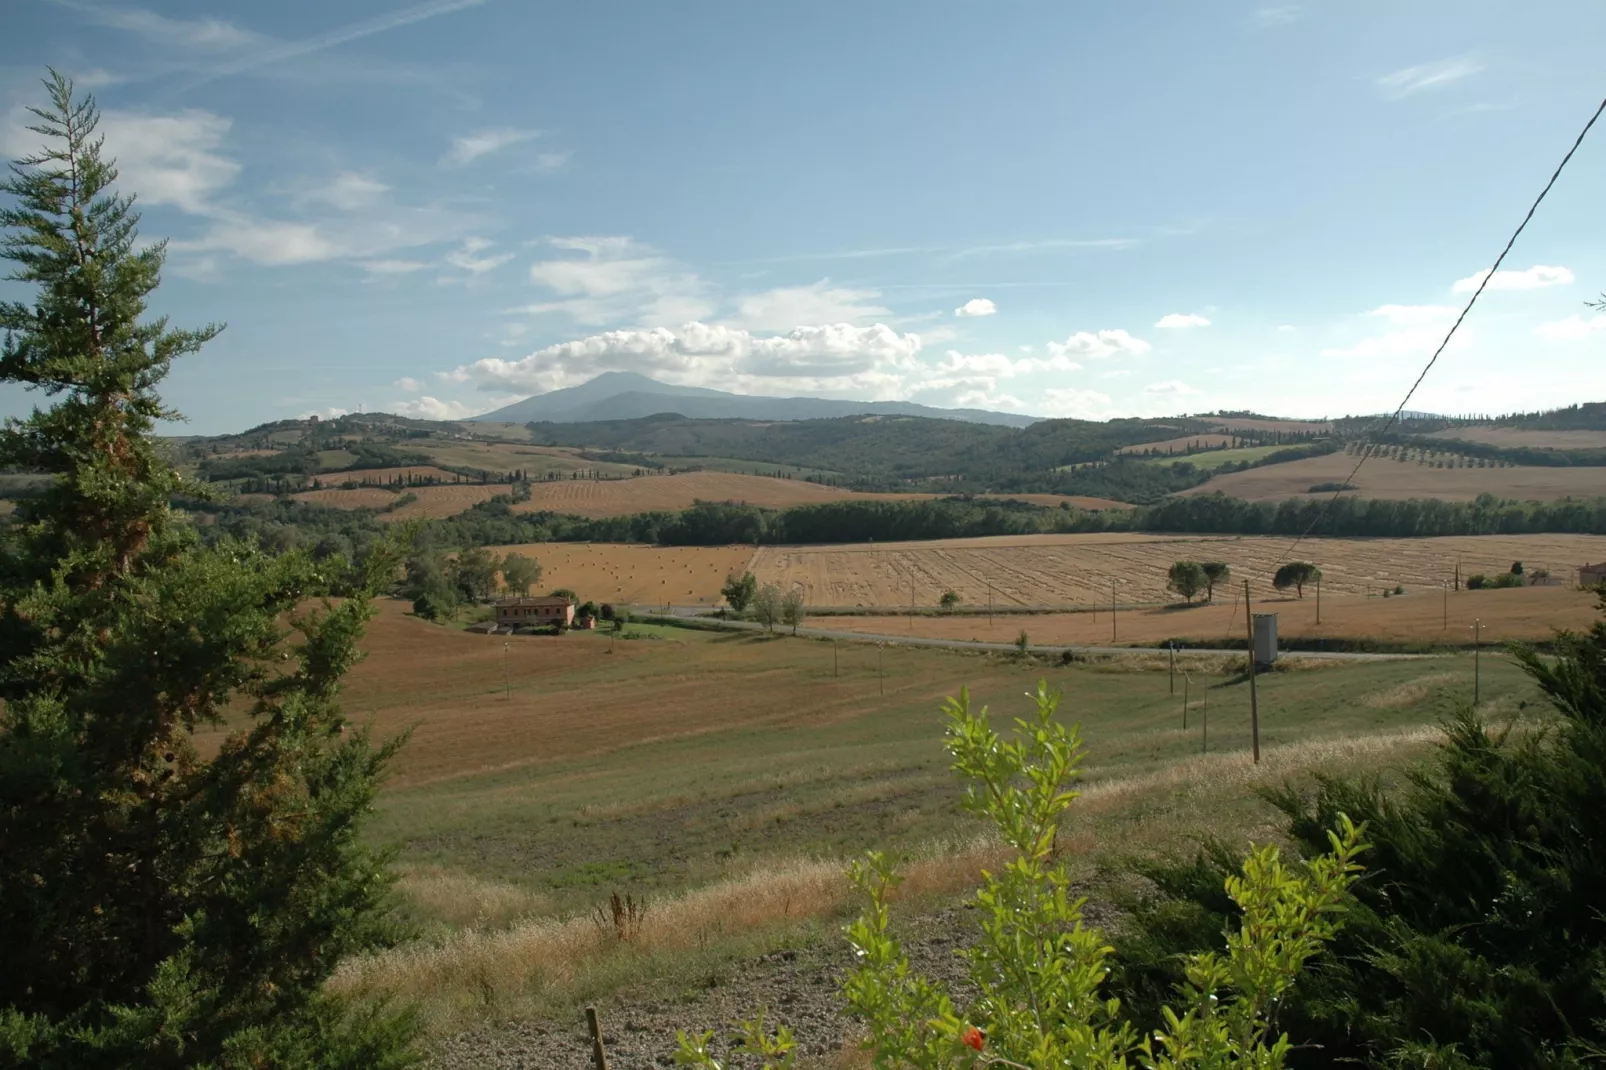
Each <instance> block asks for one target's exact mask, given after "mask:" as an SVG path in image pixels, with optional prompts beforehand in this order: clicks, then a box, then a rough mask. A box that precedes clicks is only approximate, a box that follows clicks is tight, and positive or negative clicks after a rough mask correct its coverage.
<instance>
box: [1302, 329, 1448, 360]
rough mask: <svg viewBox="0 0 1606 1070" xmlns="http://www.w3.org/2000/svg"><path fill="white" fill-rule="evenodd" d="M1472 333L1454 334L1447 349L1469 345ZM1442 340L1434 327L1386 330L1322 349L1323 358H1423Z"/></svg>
mask: <svg viewBox="0 0 1606 1070" xmlns="http://www.w3.org/2000/svg"><path fill="white" fill-rule="evenodd" d="M1472 338H1473V332H1472V331H1471V330H1469V329H1467V328H1462V329H1461V330H1459V331H1457V332H1456V334H1455V338H1454V339H1452V341H1451V343H1450V346H1451V348H1453V349H1461V348H1464V347H1465V346H1467V345H1469V344H1470V343H1471V341H1472ZM1443 341H1444V332H1443V331H1442V330H1439V329H1438V328H1435V327H1407V328H1404V329H1402V330H1398V331H1387V332H1385V333H1383V334H1380V335H1376V336H1374V337H1371V338H1362V339H1361V340H1360V341H1359V342H1356V343H1355V344H1354V345H1352V346H1336V347H1332V348H1329V349H1324V350H1322V356H1324V357H1341V358H1345V359H1349V360H1372V359H1378V360H1397V359H1401V358H1415V357H1426V356H1428V355H1429V354H1431V353H1432V352H1433V351H1434V350H1435V349H1437V348H1438V347H1439V345H1440V344H1441V343H1442V342H1443Z"/></svg>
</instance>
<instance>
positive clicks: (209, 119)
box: [8, 108, 240, 215]
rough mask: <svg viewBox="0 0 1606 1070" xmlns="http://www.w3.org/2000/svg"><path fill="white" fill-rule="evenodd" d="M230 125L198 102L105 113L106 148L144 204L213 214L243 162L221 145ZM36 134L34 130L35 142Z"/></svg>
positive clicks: (122, 177)
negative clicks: (164, 111) (159, 110)
mask: <svg viewBox="0 0 1606 1070" xmlns="http://www.w3.org/2000/svg"><path fill="white" fill-rule="evenodd" d="M231 125H232V124H231V123H230V121H229V120H228V119H225V118H223V117H222V116H220V115H215V114H213V113H212V112H209V111H203V110H201V109H199V108H189V109H186V110H184V111H181V112H176V113H174V114H171V115H153V114H148V113H144V112H130V111H108V112H105V113H104V114H103V115H102V116H101V132H102V133H103V134H104V135H105V137H106V154H107V155H108V156H110V157H112V158H114V159H115V160H116V161H117V171H118V176H119V177H118V185H119V186H120V187H121V188H123V189H125V190H135V191H138V193H139V200H140V204H142V205H163V204H166V205H172V206H174V207H176V208H178V209H179V210H181V211H184V212H188V213H190V214H191V215H213V214H215V213H216V212H217V207H216V205H215V204H214V203H213V198H214V196H215V195H216V194H217V193H219V192H220V191H221V190H223V189H224V188H226V187H227V186H229V185H230V184H231V183H232V182H233V181H234V180H235V178H236V177H237V176H238V175H239V173H240V165H239V164H238V163H237V162H235V161H234V160H231V159H229V158H228V157H227V156H224V155H223V153H222V151H221V150H222V148H223V141H224V138H225V137H227V135H228V132H229V128H230V126H231ZM9 140H10V139H9V138H8V141H9ZM38 140H39V138H38V136H37V135H35V136H34V143H35V145H37V143H38ZM30 147H32V146H30Z"/></svg>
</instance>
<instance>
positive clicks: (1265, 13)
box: [1249, 4, 1305, 29]
mask: <svg viewBox="0 0 1606 1070" xmlns="http://www.w3.org/2000/svg"><path fill="white" fill-rule="evenodd" d="M1304 17H1305V9H1304V8H1302V7H1300V6H1299V5H1298V4H1274V5H1268V6H1266V7H1257V8H1255V10H1254V11H1253V12H1251V13H1250V15H1249V21H1250V22H1251V23H1252V24H1254V25H1255V26H1259V27H1263V28H1267V29H1269V28H1270V27H1273V26H1287V25H1288V24H1289V23H1291V22H1298V21H1299V20H1300V19H1302V18H1304Z"/></svg>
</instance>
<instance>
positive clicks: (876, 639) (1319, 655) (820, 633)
mask: <svg viewBox="0 0 1606 1070" xmlns="http://www.w3.org/2000/svg"><path fill="white" fill-rule="evenodd" d="M670 615H671V616H674V617H680V618H682V619H694V620H700V621H706V622H707V623H709V624H712V625H714V626H716V627H719V628H724V629H728V630H729V631H733V632H736V631H741V632H761V631H763V630H764V626H763V625H762V624H755V623H754V622H752V621H746V620H721V619H720V618H718V617H712V616H709V615H708V610H707V609H705V608H703V607H699V606H671V607H670ZM652 616H653V615H652V614H643V615H642V618H641V619H642V620H645V621H650V620H651V619H652ZM776 631H777V632H778V633H784V632H788V631H789V629H784V628H780V627H777V628H776ZM797 634H798V635H800V636H807V637H809V638H811V639H838V640H846V641H848V642H853V643H889V644H892V645H895V646H932V647H946V648H948V649H952V650H986V651H993V652H997V653H1003V654H1010V653H1014V651H1015V649H1016V648H1015V644H1014V643H980V642H972V641H970V640H968V639H925V638H921V637H920V636H914V635H880V634H876V633H873V632H849V631H837V630H834V629H830V628H810V627H807V626H805V627H802V628H799V629H798V630H797ZM1163 649H1164V648H1163V647H1152V646H1147V647H1144V646H1072V645H1063V644H1062V645H1055V644H1049V643H1043V644H1038V643H1033V644H1032V653H1034V654H1058V653H1060V652H1062V651H1065V650H1074V651H1076V652H1077V653H1078V654H1115V655H1120V654H1127V655H1130V654H1156V653H1159V652H1160V651H1161V650H1163ZM1242 653H1243V651H1242V650H1224V649H1215V648H1205V647H1192V648H1190V649H1187V650H1181V649H1179V650H1178V651H1177V655H1178V656H1179V657H1181V656H1184V655H1188V654H1200V655H1203V654H1242ZM1444 656H1446V655H1443V654H1363V653H1355V652H1353V651H1347V650H1345V651H1339V650H1284V651H1282V652H1281V653H1280V654H1279V657H1283V658H1307V659H1310V660H1312V661H1406V660H1411V659H1416V658H1431V657H1444Z"/></svg>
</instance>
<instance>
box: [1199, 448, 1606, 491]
mask: <svg viewBox="0 0 1606 1070" xmlns="http://www.w3.org/2000/svg"><path fill="white" fill-rule="evenodd" d="M1355 461H1356V458H1354V457H1351V456H1349V455H1348V454H1344V453H1330V454H1328V455H1326V456H1325V457H1307V458H1306V459H1304V460H1302V461H1288V462H1285V463H1283V464H1271V465H1266V466H1265V467H1264V468H1251V469H1249V470H1248V471H1244V472H1229V473H1227V474H1225V475H1219V476H1216V477H1215V478H1213V479H1211V480H1210V481H1209V482H1208V483H1205V484H1204V485H1203V486H1199V487H1195V488H1193V489H1192V490H1187V491H1183V493H1184V494H1214V493H1216V492H1217V491H1220V492H1221V493H1223V494H1227V495H1231V496H1232V497H1234V498H1244V499H1247V500H1249V501H1252V502H1265V501H1274V502H1280V501H1283V500H1285V499H1287V498H1304V497H1310V496H1311V495H1310V488H1311V487H1313V486H1315V485H1316V484H1318V483H1337V482H1345V481H1348V482H1352V483H1354V484H1355V486H1356V488H1357V489H1356V490H1355V491H1353V492H1352V493H1353V494H1354V495H1355V496H1356V497H1358V498H1442V499H1444V500H1446V501H1461V502H1469V501H1471V500H1472V499H1474V498H1476V497H1477V496H1478V495H1480V494H1493V495H1495V496H1496V497H1500V498H1516V499H1519V500H1521V501H1550V500H1554V499H1556V498H1592V497H1596V496H1598V495H1603V494H1606V468H1541V467H1538V466H1534V467H1524V466H1516V467H1511V468H1430V467H1428V466H1427V465H1425V464H1417V463H1416V462H1415V461H1405V462H1403V463H1402V462H1400V461H1396V460H1393V459H1390V458H1385V457H1374V458H1372V459H1371V460H1369V461H1367V462H1366V464H1365V465H1363V466H1362V467H1361V471H1360V474H1359V475H1357V476H1356V477H1355V478H1354V479H1350V472H1351V470H1352V469H1354V467H1355ZM1317 496H1318V497H1319V496H1320V495H1317Z"/></svg>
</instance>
